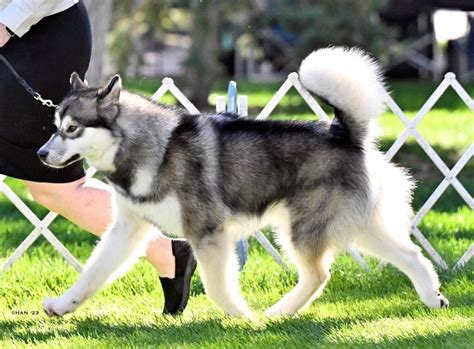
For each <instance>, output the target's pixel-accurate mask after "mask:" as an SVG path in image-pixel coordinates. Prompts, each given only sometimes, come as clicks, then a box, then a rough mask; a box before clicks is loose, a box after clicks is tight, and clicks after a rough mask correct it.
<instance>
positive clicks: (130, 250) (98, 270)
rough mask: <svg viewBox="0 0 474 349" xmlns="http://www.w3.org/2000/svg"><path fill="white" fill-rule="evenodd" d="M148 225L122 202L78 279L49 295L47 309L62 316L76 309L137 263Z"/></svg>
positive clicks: (145, 240)
mask: <svg viewBox="0 0 474 349" xmlns="http://www.w3.org/2000/svg"><path fill="white" fill-rule="evenodd" d="M148 228H149V224H148V223H147V222H145V221H144V220H142V219H141V218H140V217H138V216H137V215H135V214H134V213H132V212H131V211H130V210H128V209H127V208H125V207H123V206H122V207H121V206H120V205H119V207H118V210H117V218H116V219H115V222H114V224H113V226H112V227H111V228H110V229H109V230H108V231H107V232H106V233H104V235H103V237H102V240H101V241H100V242H99V244H98V245H97V247H96V248H95V249H94V251H93V253H92V255H91V257H90V258H89V260H88V261H87V263H86V265H85V267H84V270H83V271H82V273H81V275H80V277H79V279H78V281H77V282H76V283H75V284H74V285H73V286H72V287H71V288H70V289H68V290H67V291H66V292H65V293H64V294H63V295H62V296H61V297H59V298H45V299H44V301H43V308H44V310H45V312H46V313H47V314H48V315H49V316H52V315H56V316H61V315H64V314H67V313H70V312H72V311H74V310H75V309H76V308H77V307H78V306H79V305H81V304H82V303H83V302H84V301H85V300H86V299H87V298H89V297H91V296H92V295H93V294H94V293H95V292H96V291H97V290H98V289H99V288H100V287H101V286H102V285H103V284H104V283H105V282H107V281H112V279H113V278H114V276H117V274H118V272H119V271H120V272H124V271H125V270H126V269H127V268H128V267H130V266H131V265H133V263H134V262H135V261H136V260H137V259H138V257H140V256H141V255H142V253H143V252H144V250H145V247H146V242H147V238H146V233H147V231H149V230H150V229H148Z"/></svg>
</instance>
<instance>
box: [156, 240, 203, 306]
mask: <svg viewBox="0 0 474 349" xmlns="http://www.w3.org/2000/svg"><path fill="white" fill-rule="evenodd" d="M171 248H172V251H173V255H174V257H175V268H176V269H175V277H174V278H173V279H170V278H165V277H160V282H161V286H162V287H163V293H164V295H165V307H164V309H163V314H171V315H175V314H180V313H182V312H183V310H184V308H186V305H187V304H188V299H189V291H190V288H191V277H192V276H193V274H194V271H195V270H196V266H197V262H196V259H195V258H194V255H193V252H192V250H191V246H189V244H188V243H187V242H186V241H185V240H178V239H173V240H172V241H171Z"/></svg>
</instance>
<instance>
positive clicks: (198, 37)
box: [185, 0, 219, 108]
mask: <svg viewBox="0 0 474 349" xmlns="http://www.w3.org/2000/svg"><path fill="white" fill-rule="evenodd" d="M191 11H192V13H193V26H192V31H191V41H192V46H191V51H190V54H189V57H188V59H187V61H186V72H185V79H186V85H187V87H188V89H189V92H188V96H189V97H190V99H191V101H192V102H193V103H194V104H195V105H196V106H197V107H198V108H199V107H203V106H207V105H208V102H207V98H208V95H209V91H210V89H211V85H212V83H213V82H214V79H215V77H216V75H217V73H218V71H219V67H218V54H219V43H218V33H217V30H218V23H219V11H218V5H217V2H215V1H199V0H194V1H193V2H192V7H191Z"/></svg>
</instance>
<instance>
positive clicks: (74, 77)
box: [69, 72, 87, 92]
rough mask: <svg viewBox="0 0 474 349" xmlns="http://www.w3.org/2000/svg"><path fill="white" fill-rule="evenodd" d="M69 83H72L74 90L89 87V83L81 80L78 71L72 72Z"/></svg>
mask: <svg viewBox="0 0 474 349" xmlns="http://www.w3.org/2000/svg"><path fill="white" fill-rule="evenodd" d="M69 83H70V84H71V89H72V91H73V92H74V91H79V90H84V89H86V88H87V85H86V84H85V83H84V82H83V81H82V80H81V78H80V77H79V74H77V73H76V72H74V73H72V74H71V77H70V78H69Z"/></svg>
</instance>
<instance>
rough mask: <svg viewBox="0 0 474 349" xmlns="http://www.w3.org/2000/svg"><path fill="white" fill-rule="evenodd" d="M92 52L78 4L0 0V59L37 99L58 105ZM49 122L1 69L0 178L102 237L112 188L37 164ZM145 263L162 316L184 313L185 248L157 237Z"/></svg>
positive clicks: (71, 0)
mask: <svg viewBox="0 0 474 349" xmlns="http://www.w3.org/2000/svg"><path fill="white" fill-rule="evenodd" d="M91 47H92V36H91V27H90V23H89V17H88V15H87V11H86V8H85V6H84V4H83V3H82V2H79V1H78V0H62V1H52V0H49V1H39V0H0V54H3V55H4V57H5V58H6V59H7V60H8V61H9V62H10V64H11V65H12V66H13V68H14V69H15V70H16V71H17V73H18V74H19V75H20V76H21V77H23V78H24V79H25V81H27V83H28V84H29V85H30V86H32V87H33V88H34V89H35V90H36V91H38V92H39V93H40V94H41V95H42V96H43V97H44V98H48V99H51V100H53V101H55V102H56V103H57V102H59V101H61V99H62V98H63V97H64V96H65V95H66V94H67V92H68V91H69V77H70V75H71V73H72V72H74V71H75V72H77V73H78V74H79V76H80V77H81V78H82V79H83V78H84V76H85V74H86V71H87V68H88V66H89V62H90V58H91ZM53 119H54V109H53V108H48V107H46V106H43V105H42V104H41V103H40V102H38V101H36V100H35V99H33V97H32V96H31V95H30V94H28V92H27V91H26V90H25V89H24V88H23V87H22V85H20V84H19V82H18V81H17V80H16V78H15V77H14V76H13V74H12V73H11V72H10V71H9V70H8V69H7V67H6V66H5V65H4V64H3V62H0V173H3V174H5V175H7V176H10V177H15V178H19V179H22V180H23V182H24V183H25V185H26V186H27V187H28V189H29V191H30V193H31V195H32V196H33V198H34V199H35V200H36V201H37V202H38V203H40V204H41V205H43V206H45V207H46V208H48V209H49V210H51V211H54V212H57V213H59V214H61V215H62V216H64V217H66V218H67V219H69V220H70V221H72V222H74V223H75V224H77V225H78V226H80V227H81V228H83V229H85V230H87V231H89V232H91V233H93V234H95V235H101V234H102V233H103V232H104V231H105V230H106V228H107V227H108V226H109V224H110V221H111V188H110V187H109V186H107V185H106V184H105V183H103V182H101V181H99V180H97V179H86V178H85V173H84V169H83V164H82V163H81V162H77V163H74V164H72V165H71V166H69V167H67V168H65V169H61V170H58V169H52V168H49V167H46V166H45V165H43V164H42V163H41V162H40V161H39V159H38V157H37V155H36V152H37V150H38V149H39V148H40V146H41V145H43V144H44V143H45V142H46V141H47V140H48V139H49V138H50V136H51V135H52V134H53V133H54V131H55V126H54V124H53ZM146 258H147V259H148V261H149V262H150V263H151V264H152V265H153V266H154V267H155V268H156V269H157V270H158V272H159V274H160V276H161V277H160V281H161V284H162V287H163V291H164V296H165V306H164V313H168V314H176V313H179V312H181V311H182V310H184V308H185V307H186V304H187V300H188V297H189V287H188V286H189V283H190V279H191V276H192V274H193V273H192V272H191V273H187V270H186V268H187V266H188V265H190V266H191V268H193V272H194V269H195V268H196V263H188V261H189V259H194V257H193V255H192V252H191V249H190V247H189V245H188V244H187V243H186V242H185V241H183V240H170V239H168V238H167V237H165V236H163V235H162V234H159V236H158V237H157V238H156V239H155V240H153V241H152V242H151V243H150V244H149V246H148V250H147V255H146ZM186 274H188V275H189V276H188V277H185V275H186Z"/></svg>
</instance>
